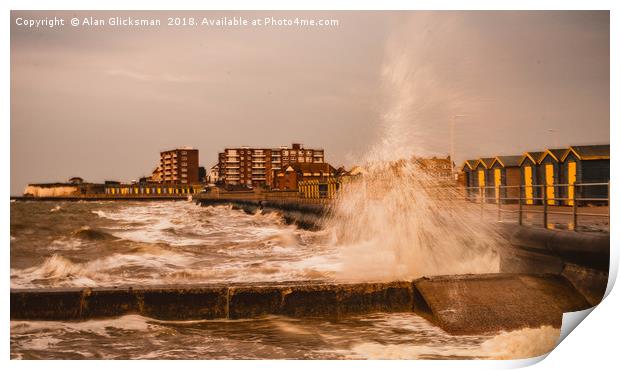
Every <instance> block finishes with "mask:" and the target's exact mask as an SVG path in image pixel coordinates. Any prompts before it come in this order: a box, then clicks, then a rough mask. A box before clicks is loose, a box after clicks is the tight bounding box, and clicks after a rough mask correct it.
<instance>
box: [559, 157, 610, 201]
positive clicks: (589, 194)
mask: <svg viewBox="0 0 620 370" xmlns="http://www.w3.org/2000/svg"><path fill="white" fill-rule="evenodd" d="M561 162H562V173H563V176H564V178H565V179H566V183H567V184H568V185H569V186H568V188H567V194H566V198H568V202H567V204H568V205H573V204H574V203H573V202H574V199H575V197H578V198H589V199H595V198H607V197H608V195H609V194H608V187H607V186H604V185H602V186H601V185H597V186H580V187H577V188H575V186H570V185H573V184H588V183H589V184H593V183H609V145H587V146H570V147H569V148H568V150H567V151H566V152H565V153H564V155H563V157H562V160H561ZM583 203H596V202H595V201H586V202H583ZM583 203H582V204H583ZM601 203H605V204H606V202H601Z"/></svg>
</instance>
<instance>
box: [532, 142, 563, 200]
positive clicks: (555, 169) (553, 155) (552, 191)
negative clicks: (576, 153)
mask: <svg viewBox="0 0 620 370" xmlns="http://www.w3.org/2000/svg"><path fill="white" fill-rule="evenodd" d="M567 150H568V149H566V148H564V149H547V150H545V151H544V152H543V154H542V155H541V156H540V158H539V159H538V168H539V170H540V178H541V179H542V180H543V181H542V182H541V184H544V185H545V186H544V193H542V194H541V196H546V197H547V204H548V205H551V206H554V205H560V204H562V199H563V198H564V193H565V191H564V189H563V188H562V187H561V186H557V185H558V184H564V183H565V182H564V176H563V175H562V171H561V167H562V166H561V164H562V158H563V157H564V154H565V153H566V151H567Z"/></svg>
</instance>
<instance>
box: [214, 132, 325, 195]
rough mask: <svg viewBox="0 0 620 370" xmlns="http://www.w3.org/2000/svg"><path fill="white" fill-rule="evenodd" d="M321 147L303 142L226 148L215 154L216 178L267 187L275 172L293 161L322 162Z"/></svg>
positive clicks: (221, 180)
mask: <svg viewBox="0 0 620 370" xmlns="http://www.w3.org/2000/svg"><path fill="white" fill-rule="evenodd" d="M324 162H325V153H324V151H323V149H307V148H304V147H303V145H302V144H298V143H293V144H292V145H291V147H286V146H283V147H280V148H251V147H240V148H226V149H225V150H224V152H222V153H219V154H218V166H219V180H220V183H222V184H224V185H228V186H246V187H254V188H256V187H269V188H272V187H274V185H275V183H274V182H275V173H277V172H278V171H280V170H281V169H282V168H284V167H285V166H287V165H289V164H292V163H324Z"/></svg>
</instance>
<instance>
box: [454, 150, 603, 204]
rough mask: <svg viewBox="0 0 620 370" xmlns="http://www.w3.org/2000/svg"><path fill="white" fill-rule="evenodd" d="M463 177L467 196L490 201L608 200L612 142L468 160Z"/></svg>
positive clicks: (570, 202) (524, 202)
mask: <svg viewBox="0 0 620 370" xmlns="http://www.w3.org/2000/svg"><path fill="white" fill-rule="evenodd" d="M462 181H463V184H464V185H465V187H466V189H467V192H466V194H467V196H468V198H470V199H474V198H475V199H478V197H480V196H482V197H484V198H485V200H486V201H487V202H490V203H496V202H502V203H518V202H519V198H521V199H522V201H523V204H532V205H533V204H543V202H545V201H546V202H547V205H567V206H572V205H574V202H575V199H577V201H578V202H579V205H583V204H586V203H587V204H598V203H604V204H607V201H605V199H607V198H608V195H609V193H608V192H609V188H608V186H607V185H606V184H608V183H609V145H587V146H570V147H568V148H564V149H546V150H545V151H542V152H526V153H523V154H522V155H511V156H497V157H493V158H479V159H473V160H466V161H465V163H464V164H463V167H462ZM582 184H590V185H582ZM593 184H600V185H593ZM599 199H600V200H599ZM580 200H582V201H580Z"/></svg>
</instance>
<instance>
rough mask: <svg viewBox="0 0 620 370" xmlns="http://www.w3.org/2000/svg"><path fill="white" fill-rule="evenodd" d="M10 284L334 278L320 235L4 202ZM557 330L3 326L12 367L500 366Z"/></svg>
mask: <svg viewBox="0 0 620 370" xmlns="http://www.w3.org/2000/svg"><path fill="white" fill-rule="evenodd" d="M10 222H11V226H10V238H11V241H10V256H11V260H10V266H11V267H10V273H11V288H51V287H95V286H97V287H104V286H128V285H129V286H138V285H141V286H144V285H162V284H193V283H217V282H278V281H296V280H299V281H332V280H334V279H337V278H338V272H339V271H340V270H341V269H342V264H343V262H342V253H341V251H340V250H339V247H338V246H337V245H335V244H334V243H333V242H332V241H331V239H332V238H333V236H332V235H330V233H329V230H318V231H309V230H304V229H300V228H297V227H296V226H294V225H288V224H286V223H285V222H284V221H283V219H282V218H281V217H280V215H278V214H277V213H266V214H264V213H262V212H260V211H258V212H257V213H254V214H249V213H246V212H244V211H243V210H239V209H233V208H232V207H230V206H214V207H212V206H209V207H201V206H198V205H196V204H194V203H192V202H188V201H175V202H113V201H109V202H92V201H88V202H85V201H78V202H71V201H66V202H63V201H12V202H11V221H10ZM558 336H559V329H557V328H551V327H541V328H534V329H523V330H518V331H514V332H498V333H488V334H487V335H476V336H462V335H460V336H456V335H450V334H448V333H446V332H444V331H443V330H441V329H440V328H438V327H436V326H434V325H432V324H431V323H430V322H428V321H426V320H425V319H423V318H422V317H419V316H417V315H416V314H415V313H373V314H364V315H357V316H350V317H346V318H341V319H327V318H325V319H321V318H290V317H282V316H264V317H259V318H255V319H249V320H200V321H161V320H156V319H153V318H149V317H143V316H140V315H126V316H122V317H117V318H108V319H100V320H88V321H67V322H63V321H53V322H52V321H18V320H12V321H11V325H10V353H11V358H12V359H489V358H492V359H503V358H510V359H513V358H526V357H533V356H537V355H541V354H544V353H546V352H548V351H549V350H551V349H552V348H553V347H554V345H555V343H556V341H557V339H558Z"/></svg>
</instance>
